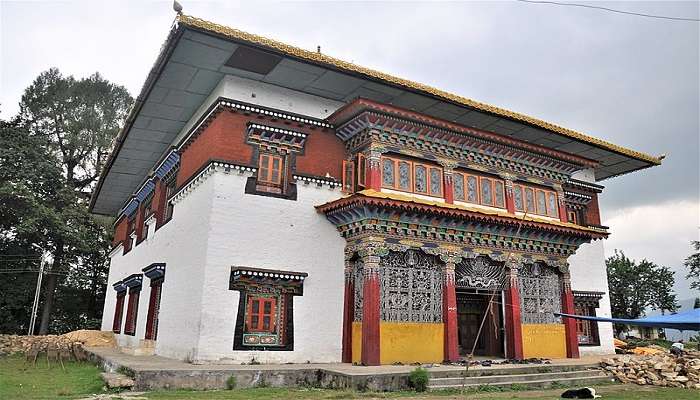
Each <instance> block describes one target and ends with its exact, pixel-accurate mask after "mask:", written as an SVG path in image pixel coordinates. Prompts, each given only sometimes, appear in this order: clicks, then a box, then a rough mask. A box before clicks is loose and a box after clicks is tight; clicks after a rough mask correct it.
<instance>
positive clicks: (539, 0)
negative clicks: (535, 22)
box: [516, 0, 700, 22]
mask: <svg viewBox="0 0 700 400" xmlns="http://www.w3.org/2000/svg"><path fill="white" fill-rule="evenodd" d="M516 1H519V2H522V3H533V4H551V5H555V6H570V7H583V8H592V9H596V10H602V11H608V12H613V13H618V14H627V15H634V16H637V17H646V18H657V19H670V20H674V21H691V22H700V19H699V18H685V17H669V16H667V15H654V14H645V13H638V12H634V11H624V10H615V9H612V8H608V7H601V6H593V5H590V4H578V3H563V2H558V1H548V0H516Z"/></svg>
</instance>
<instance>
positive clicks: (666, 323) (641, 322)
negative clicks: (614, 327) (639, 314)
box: [555, 308, 700, 331]
mask: <svg viewBox="0 0 700 400" xmlns="http://www.w3.org/2000/svg"><path fill="white" fill-rule="evenodd" d="M555 315H559V316H562V317H567V318H574V319H583V320H587V321H597V322H612V323H615V324H623V325H634V326H650V327H655V328H669V329H678V330H680V331H700V308H695V309H692V310H690V311H685V312H681V313H678V314H670V315H656V316H653V317H646V318H639V319H622V318H602V317H589V316H585V315H572V314H560V313H555Z"/></svg>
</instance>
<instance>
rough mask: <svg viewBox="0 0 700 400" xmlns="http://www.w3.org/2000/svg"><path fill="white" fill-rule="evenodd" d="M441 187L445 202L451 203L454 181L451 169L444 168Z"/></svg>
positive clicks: (452, 200) (453, 193)
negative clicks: (443, 190)
mask: <svg viewBox="0 0 700 400" xmlns="http://www.w3.org/2000/svg"><path fill="white" fill-rule="evenodd" d="M443 187H444V189H445V203H447V204H453V203H454V202H455V190H454V183H453V180H452V169H449V168H445V169H444V173H443Z"/></svg>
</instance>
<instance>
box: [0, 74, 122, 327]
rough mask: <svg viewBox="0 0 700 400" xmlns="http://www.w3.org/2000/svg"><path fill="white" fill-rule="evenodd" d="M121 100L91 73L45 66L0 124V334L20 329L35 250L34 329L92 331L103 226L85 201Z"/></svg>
mask: <svg viewBox="0 0 700 400" xmlns="http://www.w3.org/2000/svg"><path fill="white" fill-rule="evenodd" d="M131 102H132V99H131V97H130V96H129V94H128V92H127V91H126V89H124V88H123V87H121V86H117V85H114V84H112V83H109V82H108V81H106V80H104V79H103V78H102V77H100V76H99V74H94V75H92V76H90V77H89V78H86V79H80V80H76V79H75V78H73V77H72V76H69V77H64V76H62V75H61V74H60V72H58V70H56V69H51V70H49V71H46V72H43V73H42V74H40V75H39V76H38V77H37V79H36V80H35V81H34V82H33V83H32V84H31V85H30V86H29V87H28V88H27V89H26V91H25V93H24V95H23V96H22V101H21V103H20V114H19V115H18V116H17V118H15V119H13V120H12V121H8V122H6V121H0V272H3V276H5V277H6V279H3V280H0V293H3V294H9V295H8V296H4V295H3V296H0V332H7V333H23V332H26V329H27V327H28V325H27V323H28V320H29V314H30V308H31V303H32V301H33V294H34V289H35V285H36V277H37V273H36V271H37V270H38V266H39V262H40V256H41V253H42V250H40V248H41V249H43V250H44V251H45V252H46V254H48V255H50V257H49V259H50V260H51V262H50V263H49V264H48V265H47V267H48V268H47V271H48V272H49V273H48V274H47V275H46V276H45V277H44V281H43V285H42V290H43V292H42V297H41V303H42V313H41V324H40V327H39V332H40V333H47V332H49V331H52V332H64V331H68V330H74V329H78V328H96V327H99V320H100V318H101V313H102V302H103V299H104V292H105V284H106V276H107V266H106V264H105V259H106V253H107V251H108V249H109V237H110V235H111V232H110V230H111V229H110V221H108V220H106V219H103V218H99V217H96V216H94V215H92V214H90V213H89V212H88V207H87V206H88V199H89V198H90V195H91V193H90V190H91V189H92V187H94V183H95V182H96V179H97V177H98V176H99V172H100V171H101V169H102V167H103V164H104V162H105V159H106V157H107V154H108V153H109V151H110V149H111V143H112V141H113V139H114V137H115V136H116V134H117V132H118V130H119V127H120V124H121V123H122V121H123V118H124V116H125V115H126V112H127V110H128V108H129V106H130V104H131Z"/></svg>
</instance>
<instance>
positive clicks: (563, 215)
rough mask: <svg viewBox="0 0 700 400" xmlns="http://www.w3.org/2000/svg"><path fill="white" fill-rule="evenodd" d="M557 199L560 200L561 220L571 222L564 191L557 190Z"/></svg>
mask: <svg viewBox="0 0 700 400" xmlns="http://www.w3.org/2000/svg"><path fill="white" fill-rule="evenodd" d="M557 201H558V202H559V220H560V221H561V222H569V216H568V215H567V213H566V203H565V202H564V192H557Z"/></svg>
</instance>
